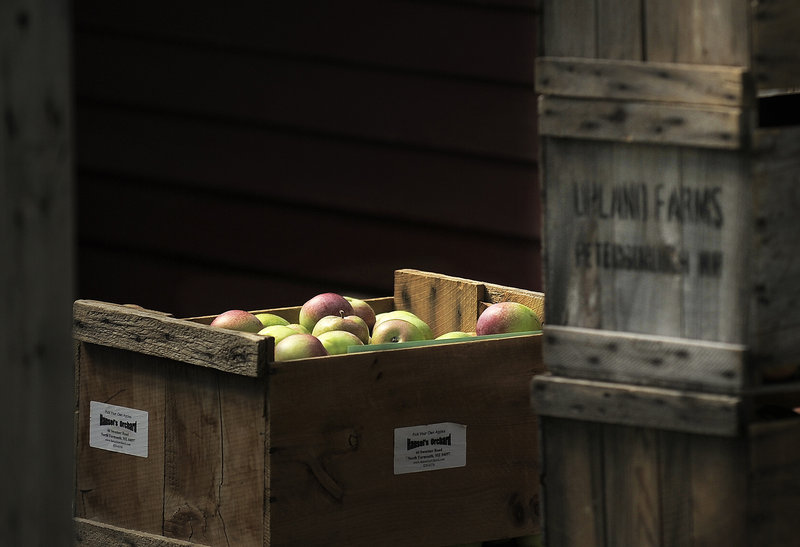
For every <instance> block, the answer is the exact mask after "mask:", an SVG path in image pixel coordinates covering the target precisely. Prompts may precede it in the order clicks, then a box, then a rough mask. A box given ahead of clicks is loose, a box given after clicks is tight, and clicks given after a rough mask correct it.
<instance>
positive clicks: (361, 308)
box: [344, 296, 375, 332]
mask: <svg viewBox="0 0 800 547" xmlns="http://www.w3.org/2000/svg"><path fill="white" fill-rule="evenodd" d="M344 299H345V300H347V301H348V302H350V305H351V306H353V314H355V315H357V316H359V317H360V318H361V319H363V320H364V323H366V324H367V327H368V328H369V331H370V332H372V327H374V326H375V310H374V309H373V308H372V306H371V305H370V303H369V302H367V301H365V300H361V299H360V298H354V297H352V296H345V297H344Z"/></svg>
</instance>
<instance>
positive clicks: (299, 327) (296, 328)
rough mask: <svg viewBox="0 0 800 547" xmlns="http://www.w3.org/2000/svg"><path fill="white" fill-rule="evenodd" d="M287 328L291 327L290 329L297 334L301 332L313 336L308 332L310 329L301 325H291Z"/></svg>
mask: <svg viewBox="0 0 800 547" xmlns="http://www.w3.org/2000/svg"><path fill="white" fill-rule="evenodd" d="M286 326H287V327H289V328H290V329H292V330H293V331H295V332H299V333H300V334H311V333H310V332H308V329H307V328H305V327H304V326H303V325H301V324H300V323H289V324H288V325H286Z"/></svg>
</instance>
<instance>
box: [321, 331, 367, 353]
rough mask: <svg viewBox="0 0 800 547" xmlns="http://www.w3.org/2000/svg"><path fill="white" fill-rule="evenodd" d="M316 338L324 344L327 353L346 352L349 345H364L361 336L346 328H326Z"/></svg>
mask: <svg viewBox="0 0 800 547" xmlns="http://www.w3.org/2000/svg"><path fill="white" fill-rule="evenodd" d="M317 338H319V341H320V342H322V345H323V346H325V349H326V350H327V352H328V355H339V354H342V353H347V348H349V347H350V346H363V345H364V342H362V341H361V338H359V337H358V336H356V335H355V334H353V333H352V332H350V331H346V330H328V331H325V332H323V333H321V334H319V335H318V336H317Z"/></svg>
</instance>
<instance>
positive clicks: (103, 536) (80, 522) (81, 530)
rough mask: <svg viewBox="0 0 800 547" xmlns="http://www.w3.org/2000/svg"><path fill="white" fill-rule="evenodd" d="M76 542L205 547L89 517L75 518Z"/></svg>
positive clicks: (106, 546) (100, 546)
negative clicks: (92, 519)
mask: <svg viewBox="0 0 800 547" xmlns="http://www.w3.org/2000/svg"><path fill="white" fill-rule="evenodd" d="M75 544H76V545H88V546H92V547H184V546H186V547H188V546H191V547H204V546H203V545H202V544H200V543H197V542H194V541H191V542H190V541H182V540H178V539H169V538H165V537H164V536H160V535H156V534H147V533H145V532H140V531H138V530H128V529H126V528H120V527H119V526H112V525H110V524H105V523H102V522H94V521H91V520H88V519H82V518H76V519H75Z"/></svg>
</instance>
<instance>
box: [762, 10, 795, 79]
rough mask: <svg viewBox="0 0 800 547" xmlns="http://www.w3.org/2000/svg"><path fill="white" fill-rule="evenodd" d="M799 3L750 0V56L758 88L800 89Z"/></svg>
mask: <svg viewBox="0 0 800 547" xmlns="http://www.w3.org/2000/svg"><path fill="white" fill-rule="evenodd" d="M798 23H800V4H798V3H797V2H795V1H793V0H756V1H755V2H753V58H754V60H755V77H756V81H757V83H758V87H759V89H794V90H797V89H799V88H800V75H799V74H798V70H797V67H798V64H800V53H798V52H800V35H798V33H797V25H798Z"/></svg>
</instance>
